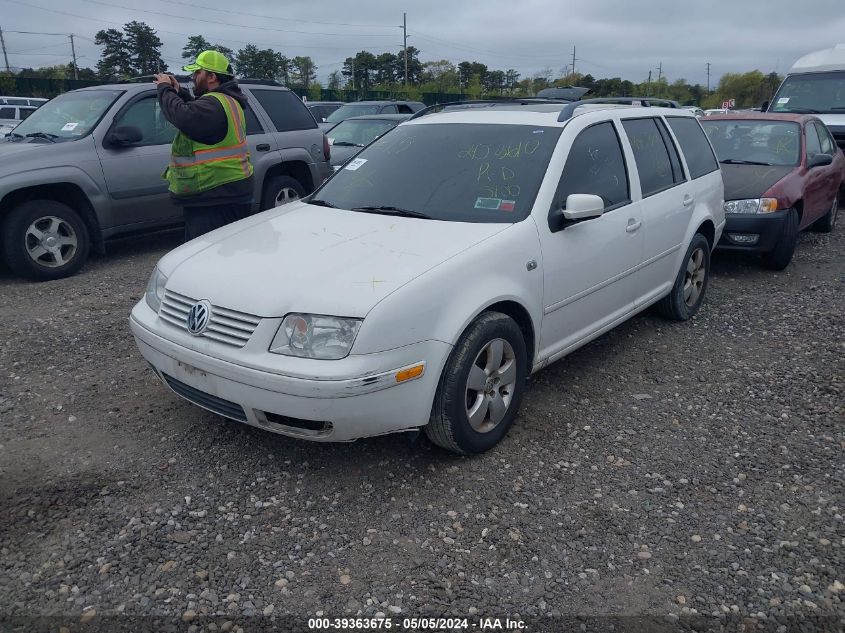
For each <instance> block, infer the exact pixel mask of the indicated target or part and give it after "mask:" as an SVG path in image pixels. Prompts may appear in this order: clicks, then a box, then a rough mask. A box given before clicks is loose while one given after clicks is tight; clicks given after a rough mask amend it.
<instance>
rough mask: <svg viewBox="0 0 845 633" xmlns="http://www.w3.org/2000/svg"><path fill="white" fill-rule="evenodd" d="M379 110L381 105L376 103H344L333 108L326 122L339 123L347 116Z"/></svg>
mask: <svg viewBox="0 0 845 633" xmlns="http://www.w3.org/2000/svg"><path fill="white" fill-rule="evenodd" d="M379 110H381V106H380V105H378V104H374V105H360V104H348V105H345V106H340V107H339V108H338V109H337V110H335V111H334V112H332V113H331V114H330V115H329V116H327V117H326V122H328V123H340V122H341V121H345V120H346V119H348V118H349V117H353V116H363V115H365V114H378V113H379Z"/></svg>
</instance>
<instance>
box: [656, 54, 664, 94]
mask: <svg viewBox="0 0 845 633" xmlns="http://www.w3.org/2000/svg"><path fill="white" fill-rule="evenodd" d="M662 78H663V62H660V63H659V64H657V96H658V97H659V96H660V93H661V92H663V91H662V90H661V88H662V87H663V86H662V85H661V83H660V80H661V79H662Z"/></svg>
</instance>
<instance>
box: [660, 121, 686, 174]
mask: <svg viewBox="0 0 845 633" xmlns="http://www.w3.org/2000/svg"><path fill="white" fill-rule="evenodd" d="M667 107H668V106H667ZM657 128H658V129H659V130H660V136H662V137H663V144H664V145H665V146H666V151H668V152H669V161H670V162H671V163H672V180H674V181H675V182H684V170H683V168H682V167H681V159H680V158H679V157H678V148H677V147H675V142H674V141H673V140H672V137H671V136H670V135H669V130H667V129H666V125H665V124H664V123H663V121H661V120H660V119H657Z"/></svg>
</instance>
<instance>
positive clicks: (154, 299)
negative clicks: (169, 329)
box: [144, 266, 167, 313]
mask: <svg viewBox="0 0 845 633" xmlns="http://www.w3.org/2000/svg"><path fill="white" fill-rule="evenodd" d="M166 283H167V277H165V276H164V275H162V274H161V271H160V270H159V269H158V266H156V267H155V270H153V274H152V275H150V280H149V281H148V282H147V292H146V294H145V295H144V296H145V298H146V300H147V305H148V306H150V308H151V309H152V311H153V312H156V313H158V309H159V308H160V307H161V302H162V301H163V300H164V284H166Z"/></svg>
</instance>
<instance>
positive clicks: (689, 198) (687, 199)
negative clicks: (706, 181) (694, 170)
mask: <svg viewBox="0 0 845 633" xmlns="http://www.w3.org/2000/svg"><path fill="white" fill-rule="evenodd" d="M693 202H695V198H693V197H692V196H691V195H689V194H687V195H685V196H684V206H685V207H688V206H690V205H691V204H692V203H693Z"/></svg>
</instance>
